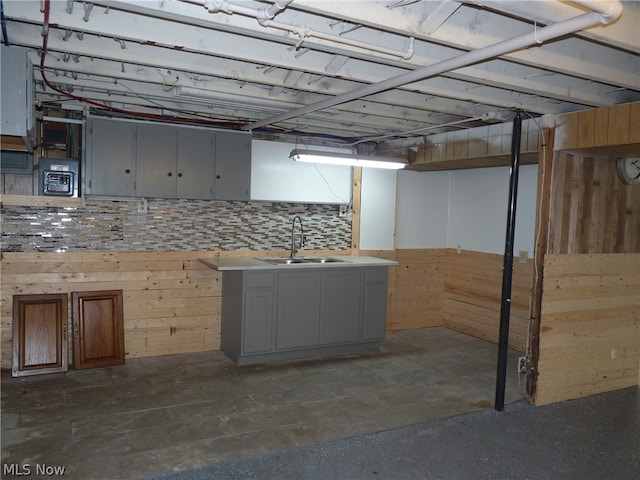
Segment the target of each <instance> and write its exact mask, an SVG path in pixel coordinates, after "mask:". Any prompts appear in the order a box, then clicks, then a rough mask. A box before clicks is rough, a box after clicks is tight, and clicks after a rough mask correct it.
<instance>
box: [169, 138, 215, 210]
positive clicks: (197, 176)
mask: <svg viewBox="0 0 640 480" xmlns="http://www.w3.org/2000/svg"><path fill="white" fill-rule="evenodd" d="M215 146H216V134H215V132H211V131H209V130H202V129H196V128H181V129H180V130H179V131H178V167H177V188H176V196H177V198H195V199H203V200H210V199H212V198H214V197H213V187H214V175H215V168H216V164H215V153H216V152H215Z"/></svg>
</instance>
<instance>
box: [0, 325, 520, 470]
mask: <svg viewBox="0 0 640 480" xmlns="http://www.w3.org/2000/svg"><path fill="white" fill-rule="evenodd" d="M518 355H519V353H518V352H510V359H509V370H510V372H509V375H508V382H507V393H506V401H507V402H514V401H517V400H520V399H521V395H520V388H521V387H520V386H519V384H518V383H519V379H518V375H517V373H516V371H515V370H516V365H517V357H518ZM496 359H497V347H496V346H495V345H494V344H491V343H488V342H485V341H482V340H478V339H476V338H473V337H470V336H467V335H463V334H460V333H457V332H453V331H451V330H448V329H445V328H431V329H424V330H411V331H405V332H399V333H396V334H394V335H391V336H388V337H387V339H386V340H385V342H384V343H383V345H382V347H381V350H380V352H371V353H366V354H359V355H351V356H340V357H333V358H327V359H312V360H305V361H296V362H286V363H280V364H273V365H268V366H256V367H236V366H235V365H233V364H232V363H231V362H230V361H229V360H228V359H227V358H226V357H225V356H224V355H223V354H222V353H220V352H206V353H196V354H185V355H174V356H167V357H153V358H143V359H128V360H127V364H126V365H124V366H120V367H110V368H102V369H93V370H84V371H69V372H68V373H66V374H52V375H43V376H32V377H23V378H12V377H11V376H10V372H3V374H2V464H3V473H4V475H3V478H12V476H13V475H11V473H13V474H15V477H16V478H17V477H22V476H23V475H19V473H23V474H24V473H25V468H28V469H29V470H30V473H31V474H32V475H36V474H38V473H41V472H42V471H43V469H46V468H49V470H48V471H49V472H53V470H51V469H52V468H54V467H58V468H64V478H66V479H120V478H121V479H134V478H144V477H147V476H151V475H158V474H162V473H164V472H176V471H182V470H188V469H192V468H196V467H204V466H207V465H211V464H214V463H217V462H222V461H228V460H233V459H239V458H243V457H252V456H256V455H261V454H269V453H273V452H282V451H288V450H290V449H295V448H296V447H303V446H312V445H314V444H318V443H321V442H327V441H333V440H337V439H343V438H345V437H349V438H352V437H354V436H359V435H365V434H371V433H373V432H379V431H382V430H386V429H394V428H395V427H400V426H406V425H412V424H416V423H417V422H424V421H428V420H434V419H439V418H445V417H450V416H452V415H457V414H461V413H464V412H472V411H476V410H480V409H491V407H492V404H493V398H494V394H495V376H496ZM329 444H331V442H329ZM232 477H233V476H232ZM223 478H224V477H223ZM292 478H295V477H292ZM311 478H313V477H311ZM318 478H320V477H318ZM344 478H346V477H344ZM378 478H383V477H378Z"/></svg>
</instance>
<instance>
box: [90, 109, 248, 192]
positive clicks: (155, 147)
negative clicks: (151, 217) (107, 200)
mask: <svg viewBox="0 0 640 480" xmlns="http://www.w3.org/2000/svg"><path fill="white" fill-rule="evenodd" d="M86 137H87V141H86V150H85V159H86V163H85V172H86V177H85V183H86V185H85V191H86V192H87V194H90V195H108V196H132V197H160V198H189V199H216V200H249V190H250V182H251V134H248V133H241V132H226V131H220V130H212V129H204V128H194V127H186V126H177V125H165V124H152V123H142V122H131V121H121V120H109V119H99V118H90V119H87V133H86Z"/></svg>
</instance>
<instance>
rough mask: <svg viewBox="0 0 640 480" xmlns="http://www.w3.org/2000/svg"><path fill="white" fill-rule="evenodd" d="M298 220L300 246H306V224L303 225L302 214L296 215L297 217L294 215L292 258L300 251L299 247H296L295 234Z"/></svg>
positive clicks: (292, 224)
mask: <svg viewBox="0 0 640 480" xmlns="http://www.w3.org/2000/svg"><path fill="white" fill-rule="evenodd" d="M296 220H298V221H299V222H300V245H299V246H298V248H302V247H304V226H303V225H302V218H300V215H296V216H295V217H293V222H292V223H291V258H293V257H295V256H296V253H298V249H297V248H296V240H295V238H296V237H295V234H294V231H295V228H296Z"/></svg>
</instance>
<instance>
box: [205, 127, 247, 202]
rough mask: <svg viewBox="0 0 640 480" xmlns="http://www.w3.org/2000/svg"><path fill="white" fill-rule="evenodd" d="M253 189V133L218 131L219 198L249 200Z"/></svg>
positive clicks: (217, 166) (217, 178) (216, 182)
mask: <svg viewBox="0 0 640 480" xmlns="http://www.w3.org/2000/svg"><path fill="white" fill-rule="evenodd" d="M250 189H251V134H247V133H240V132H220V131H218V132H216V175H215V187H214V191H215V193H214V195H215V198H216V199H217V200H249V195H250Z"/></svg>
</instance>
